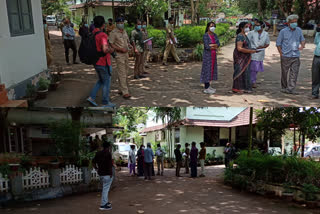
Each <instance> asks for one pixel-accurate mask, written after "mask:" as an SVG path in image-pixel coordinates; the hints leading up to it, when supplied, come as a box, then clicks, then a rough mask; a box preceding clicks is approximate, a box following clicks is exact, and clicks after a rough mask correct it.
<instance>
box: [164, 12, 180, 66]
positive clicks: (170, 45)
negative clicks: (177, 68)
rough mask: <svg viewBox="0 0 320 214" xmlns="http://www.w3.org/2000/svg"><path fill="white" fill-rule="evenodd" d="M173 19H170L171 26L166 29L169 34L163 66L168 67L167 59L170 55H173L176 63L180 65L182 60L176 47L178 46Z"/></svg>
mask: <svg viewBox="0 0 320 214" xmlns="http://www.w3.org/2000/svg"><path fill="white" fill-rule="evenodd" d="M173 23H174V21H173V18H172V17H170V18H169V24H168V26H167V28H166V32H167V39H166V49H165V51H164V56H163V65H167V59H168V56H169V54H170V53H171V54H172V56H173V57H174V59H175V60H176V62H177V63H178V64H179V63H180V58H179V57H178V55H177V51H176V47H175V45H176V44H177V42H176V38H175V36H174V27H173Z"/></svg>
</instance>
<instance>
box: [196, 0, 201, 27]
mask: <svg viewBox="0 0 320 214" xmlns="http://www.w3.org/2000/svg"><path fill="white" fill-rule="evenodd" d="M199 2H200V0H197V1H196V9H195V10H196V14H197V24H199V20H200V17H199V15H200V14H199V12H200V11H199Z"/></svg>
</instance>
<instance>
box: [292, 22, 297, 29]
mask: <svg viewBox="0 0 320 214" xmlns="http://www.w3.org/2000/svg"><path fill="white" fill-rule="evenodd" d="M290 27H291V28H292V29H296V28H297V27H298V23H291V24H290Z"/></svg>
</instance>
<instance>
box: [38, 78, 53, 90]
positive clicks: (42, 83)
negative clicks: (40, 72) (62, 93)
mask: <svg viewBox="0 0 320 214" xmlns="http://www.w3.org/2000/svg"><path fill="white" fill-rule="evenodd" d="M49 85H50V80H48V79H45V78H43V77H41V78H40V80H39V82H38V90H39V91H45V90H48V88H49Z"/></svg>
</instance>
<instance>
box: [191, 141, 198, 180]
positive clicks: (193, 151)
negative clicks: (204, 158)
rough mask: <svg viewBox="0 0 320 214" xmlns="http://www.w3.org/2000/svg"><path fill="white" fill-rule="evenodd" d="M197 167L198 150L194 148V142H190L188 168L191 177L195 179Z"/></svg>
mask: <svg viewBox="0 0 320 214" xmlns="http://www.w3.org/2000/svg"><path fill="white" fill-rule="evenodd" d="M197 166H198V149H197V147H196V142H192V144H191V151H190V168H191V177H192V178H196V177H197V174H198V173H197Z"/></svg>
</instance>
